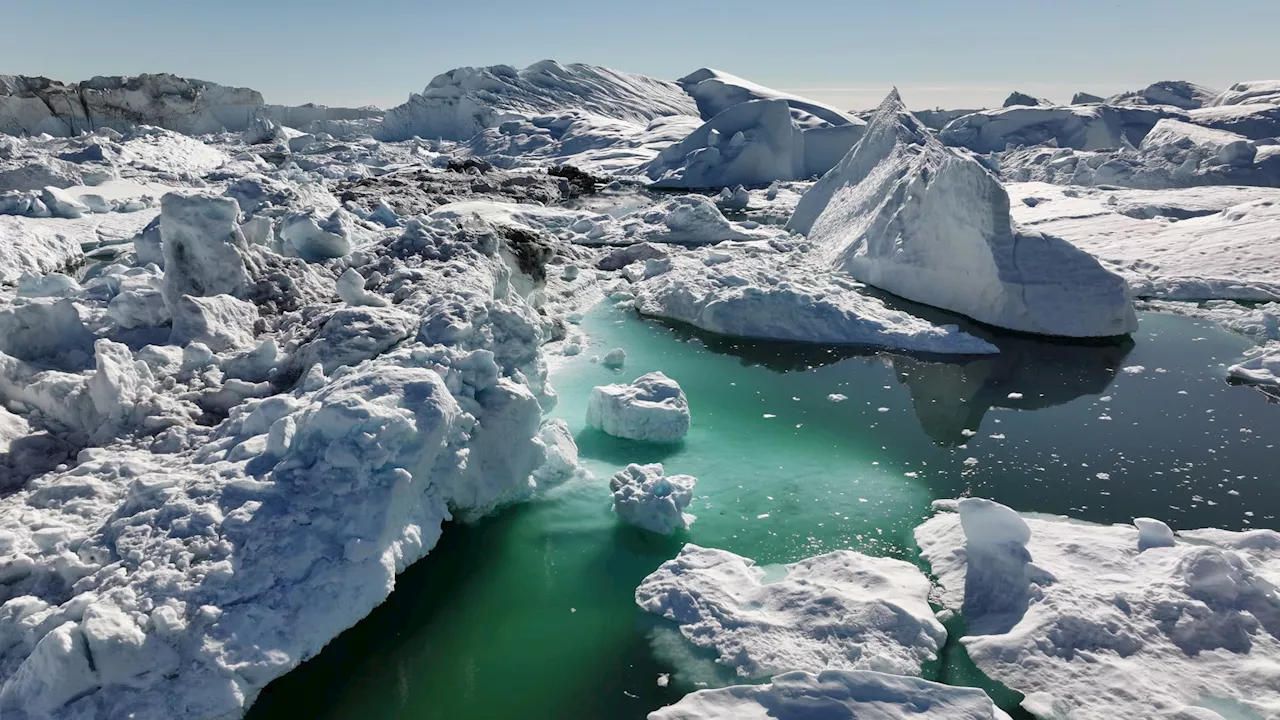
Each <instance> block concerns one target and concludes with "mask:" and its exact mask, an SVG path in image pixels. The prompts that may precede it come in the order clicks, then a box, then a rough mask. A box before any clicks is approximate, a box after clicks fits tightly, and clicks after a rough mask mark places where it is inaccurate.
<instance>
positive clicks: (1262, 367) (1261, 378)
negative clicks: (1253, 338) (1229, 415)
mask: <svg viewBox="0 0 1280 720" xmlns="http://www.w3.org/2000/svg"><path fill="white" fill-rule="evenodd" d="M1227 374H1228V375H1230V376H1231V377H1232V378H1234V379H1236V380H1240V381H1242V382H1247V383H1252V384H1254V385H1266V386H1272V387H1280V343H1276V342H1273V343H1270V344H1268V345H1266V346H1263V347H1262V348H1259V349H1258V350H1257V351H1256V352H1255V353H1254V354H1253V356H1252V357H1250V358H1249V359H1247V360H1245V361H1244V362H1242V363H1239V364H1236V365H1232V366H1231V367H1229V368H1227Z"/></svg>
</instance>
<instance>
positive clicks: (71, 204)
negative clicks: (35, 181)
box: [40, 185, 89, 219]
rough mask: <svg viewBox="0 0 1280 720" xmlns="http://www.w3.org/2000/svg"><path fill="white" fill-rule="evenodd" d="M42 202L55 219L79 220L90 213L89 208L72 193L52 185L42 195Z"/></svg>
mask: <svg viewBox="0 0 1280 720" xmlns="http://www.w3.org/2000/svg"><path fill="white" fill-rule="evenodd" d="M40 201H41V202H43V203H44V205H45V207H47V208H49V212H50V213H52V214H53V216H54V217H60V218H70V219H74V218H78V217H80V216H81V215H84V214H85V213H88V212H89V206H88V205H85V204H84V203H82V202H80V201H79V200H77V199H76V198H75V196H73V195H72V194H71V193H69V192H67V191H66V190H62V189H60V188H56V187H53V186H52V185H50V186H48V187H46V188H45V189H44V190H43V191H42V192H41V193H40Z"/></svg>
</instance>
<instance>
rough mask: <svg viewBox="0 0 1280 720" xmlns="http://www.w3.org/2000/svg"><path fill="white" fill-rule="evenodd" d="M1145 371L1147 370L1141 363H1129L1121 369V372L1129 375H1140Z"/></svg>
mask: <svg viewBox="0 0 1280 720" xmlns="http://www.w3.org/2000/svg"><path fill="white" fill-rule="evenodd" d="M1146 371H1147V368H1146V367H1144V366H1142V365H1130V366H1128V367H1126V368H1124V369H1122V370H1121V372H1125V373H1128V374H1130V375H1140V374H1142V373H1144V372H1146Z"/></svg>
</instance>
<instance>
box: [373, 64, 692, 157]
mask: <svg viewBox="0 0 1280 720" xmlns="http://www.w3.org/2000/svg"><path fill="white" fill-rule="evenodd" d="M564 110H582V111H584V112H588V113H592V114H594V115H598V116H601V117H606V118H613V119H616V120H627V121H631V122H638V123H648V122H649V121H651V120H654V119H656V118H660V117H664V116H668V115H694V116H696V115H697V114H698V109H697V107H696V106H695V105H694V103H693V100H692V98H690V97H689V96H688V95H686V94H685V92H684V91H683V90H681V89H680V87H679V86H678V85H676V84H674V83H670V82H666V81H663V80H655V79H654V78H650V77H646V76H644V75H635V74H631V73H624V72H618V71H616V70H610V69H609V68H604V67H597V66H594V65H583V64H577V63H575V64H570V65H561V64H560V63H558V62H555V61H554V60H543V61H542V62H538V63H534V64H533V65H530V66H529V67H527V68H525V69H523V70H516V69H515V68H513V67H511V66H509V65H494V66H491V67H484V68H472V67H464V68H458V69H456V70H450V71H449V72H447V73H444V74H442V75H439V76H437V77H436V78H435V79H433V80H432V81H431V83H430V84H429V85H427V87H426V89H425V90H423V91H422V93H420V94H415V95H412V96H410V98H409V100H408V102H406V103H404V104H403V105H399V106H396V107H394V108H391V109H390V110H388V111H387V112H386V114H385V115H384V117H383V120H382V126H381V128H380V129H379V131H378V132H377V133H376V134H377V136H378V137H379V139H382V140H388V141H395V140H407V139H409V138H411V137H413V136H415V135H416V136H419V137H423V138H429V139H430V138H443V139H445V140H467V139H469V138H471V137H472V136H474V135H475V134H476V133H479V132H481V131H482V130H484V129H486V128H491V127H497V126H499V125H500V124H502V123H503V122H506V121H508V120H521V119H528V118H530V117H533V116H538V115H546V114H548V113H550V112H559V111H564Z"/></svg>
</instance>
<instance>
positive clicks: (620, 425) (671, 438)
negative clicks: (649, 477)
mask: <svg viewBox="0 0 1280 720" xmlns="http://www.w3.org/2000/svg"><path fill="white" fill-rule="evenodd" d="M689 424H690V417H689V400H688V398H686V397H685V394H684V390H681V389H680V384H679V383H677V382H676V381H675V380H672V379H671V378H669V377H667V376H666V375H663V374H662V373H660V372H652V373H649V374H648V375H641V376H640V377H638V378H636V379H635V380H634V381H632V382H631V383H630V384H629V385H601V386H598V387H594V388H592V389H591V398H590V400H589V401H588V404H587V425H588V426H589V427H593V428H597V429H599V430H603V431H604V432H606V433H608V434H610V435H613V436H614V437H620V438H626V439H628V440H639V441H641V442H653V443H673V442H679V441H680V440H681V439H683V438H684V436H685V435H687V434H688V432H689Z"/></svg>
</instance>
